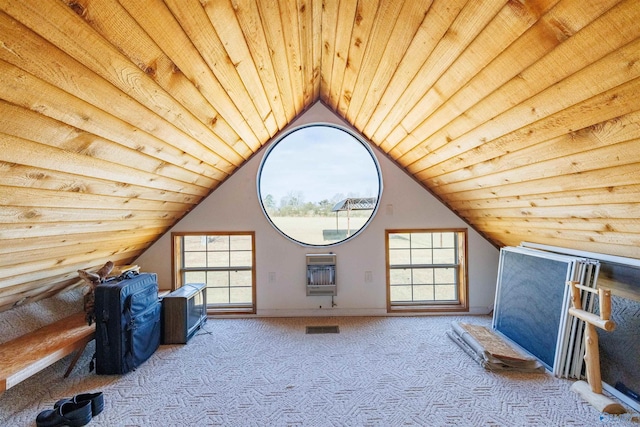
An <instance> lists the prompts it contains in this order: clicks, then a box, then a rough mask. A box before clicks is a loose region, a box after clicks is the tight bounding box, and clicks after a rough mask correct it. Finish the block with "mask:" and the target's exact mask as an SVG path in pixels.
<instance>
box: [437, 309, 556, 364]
mask: <svg viewBox="0 0 640 427" xmlns="http://www.w3.org/2000/svg"><path fill="white" fill-rule="evenodd" d="M447 335H448V336H449V338H451V339H452V340H453V341H454V342H455V343H456V344H458V345H459V346H460V348H462V349H463V350H464V351H465V352H466V353H467V354H468V355H469V356H471V357H472V358H473V360H475V361H476V362H478V363H479V364H480V366H482V367H483V368H485V369H487V370H490V371H518V372H539V373H542V372H545V368H544V366H543V365H542V364H541V363H540V362H538V360H537V359H536V358H535V357H533V356H528V355H525V354H524V353H522V352H520V351H518V350H516V349H515V348H513V347H512V346H510V345H509V344H508V343H507V342H506V341H505V340H504V339H502V338H501V337H500V336H499V335H497V334H496V333H495V332H493V331H492V330H490V329H488V328H485V327H484V326H481V325H474V324H468V323H459V322H451V330H450V331H448V332H447Z"/></svg>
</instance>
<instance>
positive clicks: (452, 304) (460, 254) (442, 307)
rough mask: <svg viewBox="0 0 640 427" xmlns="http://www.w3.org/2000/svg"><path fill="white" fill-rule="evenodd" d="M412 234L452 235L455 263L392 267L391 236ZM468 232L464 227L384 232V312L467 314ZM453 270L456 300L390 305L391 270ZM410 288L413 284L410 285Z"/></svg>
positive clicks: (412, 264)
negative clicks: (385, 307) (385, 305)
mask: <svg viewBox="0 0 640 427" xmlns="http://www.w3.org/2000/svg"><path fill="white" fill-rule="evenodd" d="M411 233H414V234H416V233H454V238H455V242H456V248H457V263H456V264H433V263H432V264H418V263H415V264H414V263H410V264H398V265H391V262H390V259H391V253H390V250H391V248H390V245H389V238H390V235H393V234H411ZM467 248H468V233H467V229H466V228H427V229H389V230H385V258H386V259H385V263H386V266H385V270H386V276H387V277H386V280H387V286H386V289H387V313H410V312H468V311H469V299H468V295H469V286H468V282H469V280H468V268H467V266H468V253H467ZM452 266H455V267H456V277H457V283H456V286H457V294H458V295H457V296H458V298H457V301H452V300H446V301H445V300H440V301H438V300H435V301H414V302H409V301H403V302H393V301H392V300H391V270H393V269H401V268H412V267H414V268H415V267H422V268H443V267H449V268H450V267H452ZM411 286H412V287H413V286H414V284H413V283H411Z"/></svg>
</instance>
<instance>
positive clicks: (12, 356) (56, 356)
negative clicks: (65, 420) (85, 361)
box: [0, 312, 96, 393]
mask: <svg viewBox="0 0 640 427" xmlns="http://www.w3.org/2000/svg"><path fill="white" fill-rule="evenodd" d="M95 330H96V327H95V324H94V325H91V326H89V325H87V322H86V321H85V314H84V312H81V313H77V314H74V315H71V316H69V317H65V318H64V319H60V320H58V321H57V322H54V323H51V324H49V325H46V326H43V327H42V328H40V329H36V330H35V331H33V332H30V333H28V334H25V335H22V336H20V337H18V338H15V339H13V340H11V341H7V342H5V343H3V344H0V393H3V392H4V391H6V390H7V389H9V388H11V387H13V386H14V385H16V384H18V383H19V382H21V381H23V380H25V379H27V378H29V377H30V376H31V375H34V374H36V373H38V372H40V371H41V370H43V369H44V368H46V367H48V366H50V365H52V364H53V363H55V362H57V361H58V360H60V359H62V358H64V357H65V356H68V355H69V354H72V353H74V352H75V353H76V354H75V356H74V358H73V360H72V361H71V363H70V365H69V368H68V369H67V371H66V372H65V374H64V377H65V378H66V377H68V376H69V374H71V371H72V370H73V367H74V366H75V364H76V362H77V361H78V359H79V357H80V355H82V353H83V351H84V349H85V347H86V346H87V344H88V343H89V342H90V341H91V340H93V339H94V338H95Z"/></svg>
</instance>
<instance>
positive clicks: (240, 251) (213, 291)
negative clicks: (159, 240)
mask: <svg viewBox="0 0 640 427" xmlns="http://www.w3.org/2000/svg"><path fill="white" fill-rule="evenodd" d="M173 237H174V250H175V252H176V253H175V256H174V260H175V264H176V265H175V269H174V274H175V276H174V277H175V279H176V282H177V283H176V286H177V287H179V286H181V284H184V283H192V282H198V283H205V284H206V287H207V307H208V308H209V309H210V310H213V311H214V312H220V313H223V312H224V313H229V314H232V313H234V312H237V313H240V312H242V313H248V312H252V313H255V266H254V264H255V260H254V258H255V255H254V252H255V244H254V239H255V236H254V234H253V233H251V232H247V233H233V232H232V233H206V232H205V233H185V234H181V233H175V234H174V235H173ZM187 248H188V249H187ZM193 258H195V259H193ZM214 276H215V277H214ZM234 309H237V310H235V311H234ZM238 310H239V311H238Z"/></svg>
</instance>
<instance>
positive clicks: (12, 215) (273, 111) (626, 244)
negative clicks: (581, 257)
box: [0, 0, 640, 309]
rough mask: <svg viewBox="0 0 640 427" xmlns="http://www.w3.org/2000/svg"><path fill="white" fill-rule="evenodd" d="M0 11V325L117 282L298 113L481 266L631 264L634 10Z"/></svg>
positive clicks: (352, 5)
mask: <svg viewBox="0 0 640 427" xmlns="http://www.w3.org/2000/svg"><path fill="white" fill-rule="evenodd" d="M0 5H1V7H0V68H1V69H0V79H1V83H0V84H1V89H0V94H1V99H0V173H1V177H2V180H1V182H0V200H1V203H0V309H6V308H8V307H11V306H12V305H14V304H16V303H20V302H24V301H28V300H31V299H37V298H41V297H44V296H48V295H51V294H52V293H54V292H57V291H59V290H60V289H63V288H66V287H69V286H73V285H75V284H76V283H77V282H78V276H77V273H76V270H78V269H86V268H94V267H98V266H100V265H102V264H103V263H104V262H105V261H106V260H113V261H114V262H116V263H118V264H125V263H129V262H131V261H133V260H134V259H135V258H136V256H137V255H139V254H140V253H141V251H143V250H144V249H145V248H146V247H148V246H149V245H150V244H151V243H152V242H154V241H155V240H156V239H157V238H158V237H159V236H160V235H161V233H163V232H164V231H166V230H167V229H168V227H170V226H171V225H172V224H174V223H175V222H176V221H177V220H178V219H179V218H181V217H182V216H184V215H185V214H186V213H187V212H188V211H189V210H191V209H192V208H193V207H194V206H195V205H196V204H197V203H198V202H200V200H202V198H203V197H205V196H206V195H208V194H209V193H210V192H211V191H213V190H215V189H216V187H217V186H218V185H220V183H222V182H224V180H225V179H226V178H227V177H228V176H229V175H230V174H232V173H233V172H234V171H235V170H237V168H239V167H240V166H242V164H243V162H245V161H246V160H247V159H248V158H249V157H251V156H252V155H253V154H254V153H255V152H256V151H258V150H259V149H260V147H262V146H263V145H264V144H265V143H266V142H268V141H269V140H270V138H272V137H273V136H274V135H276V134H277V133H278V132H279V131H280V130H282V129H283V128H284V127H285V126H287V124H288V123H289V122H290V121H291V120H292V119H294V118H295V117H296V116H297V115H299V114H300V113H302V112H303V111H305V109H306V108H308V107H309V106H311V105H312V104H313V103H314V102H318V101H320V102H323V103H324V104H325V105H326V106H327V107H329V108H330V109H332V110H334V111H335V112H336V113H337V114H338V115H340V116H342V117H343V118H344V119H345V120H347V121H348V122H349V123H351V124H352V125H353V126H355V127H356V128H357V129H358V130H360V131H361V132H362V134H363V135H365V136H366V137H367V138H368V139H369V140H371V141H372V142H373V143H374V144H375V145H376V146H378V147H379V148H380V150H382V151H383V152H384V153H386V154H387V155H388V156H389V157H390V158H391V159H393V160H394V161H395V162H396V163H397V164H398V165H399V166H400V167H401V168H404V169H405V170H406V171H408V173H410V174H412V175H413V176H414V177H415V178H416V179H417V180H418V181H419V182H421V183H422V184H423V185H424V186H425V187H426V188H427V189H428V190H430V191H431V192H433V193H434V194H435V195H437V196H438V197H439V198H440V199H441V200H442V201H443V202H444V203H446V204H447V205H448V206H449V207H450V208H451V209H452V210H454V211H456V212H457V213H458V214H459V215H460V216H461V217H463V218H464V219H465V220H466V221H467V222H468V223H469V224H471V225H472V226H473V227H475V228H476V229H477V230H479V231H480V232H482V233H484V235H485V236H486V237H487V238H488V239H490V240H491V241H493V242H494V243H495V244H497V245H498V246H502V245H518V244H519V243H520V242H521V241H523V240H526V241H533V242H538V243H546V244H552V245H557V246H565V247H569V248H578V249H584V250H589V251H596V252H603V253H609V254H616V255H622V256H629V257H635V258H640V225H639V222H640V220H639V217H640V215H639V213H640V197H639V196H640V173H639V169H640V168H639V164H640V163H639V162H640V96H638V94H640V78H639V74H640V39H639V36H640V25H638V22H640V2H638V1H637V0H627V1H617V0H510V1H505V0H485V1H481V0H433V1H432V0H359V1H356V0H259V1H252V0H200V1H198V0H164V1H162V0H147V1H128V0H120V1H117V0H0Z"/></svg>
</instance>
